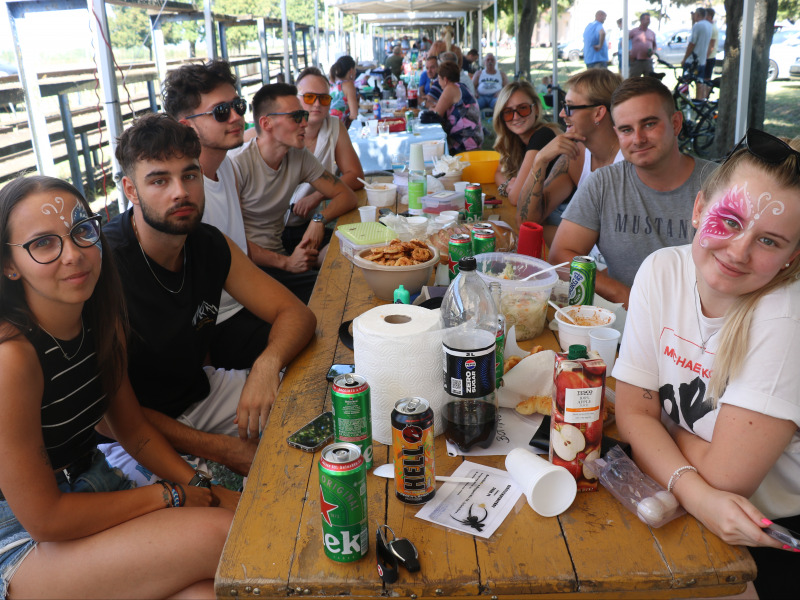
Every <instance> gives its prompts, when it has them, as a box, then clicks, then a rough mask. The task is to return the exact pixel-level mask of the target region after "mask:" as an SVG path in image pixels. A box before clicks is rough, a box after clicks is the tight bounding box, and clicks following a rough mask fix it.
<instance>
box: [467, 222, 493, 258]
mask: <svg viewBox="0 0 800 600" xmlns="http://www.w3.org/2000/svg"><path fill="white" fill-rule="evenodd" d="M495 243H496V236H495V234H494V229H492V228H491V227H490V228H488V229H484V228H480V227H473V229H472V251H473V252H474V256H478V254H485V253H487V252H494V247H495Z"/></svg>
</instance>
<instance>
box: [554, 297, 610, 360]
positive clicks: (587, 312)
mask: <svg viewBox="0 0 800 600" xmlns="http://www.w3.org/2000/svg"><path fill="white" fill-rule="evenodd" d="M564 312H565V313H567V314H568V315H569V316H570V317H572V318H573V319H576V320H577V322H578V325H575V324H573V323H570V322H569V321H567V320H566V319H564V317H562V316H561V314H559V313H556V321H557V322H558V343H559V344H560V345H561V350H563V351H564V352H568V351H569V347H570V346H571V345H573V344H581V345H582V346H586V347H587V348H589V345H590V344H589V332H590V331H592V329H600V328H601V327H611V326H612V325H613V324H614V321H616V320H617V315H615V314H614V313H613V312H611V311H610V310H606V309H605V308H601V307H599V306H590V305H588V304H585V305H582V306H567V307H564Z"/></svg>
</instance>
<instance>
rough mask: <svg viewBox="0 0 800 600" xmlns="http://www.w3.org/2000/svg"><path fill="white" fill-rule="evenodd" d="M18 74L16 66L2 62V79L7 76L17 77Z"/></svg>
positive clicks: (0, 64) (0, 71) (0, 70)
mask: <svg viewBox="0 0 800 600" xmlns="http://www.w3.org/2000/svg"><path fill="white" fill-rule="evenodd" d="M16 74H17V66H16V65H12V64H11V63H4V62H0V77H6V76H7V75H16Z"/></svg>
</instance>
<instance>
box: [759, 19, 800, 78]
mask: <svg viewBox="0 0 800 600" xmlns="http://www.w3.org/2000/svg"><path fill="white" fill-rule="evenodd" d="M798 58H800V29H781V30H780V31H776V32H775V33H774V34H773V36H772V45H771V46H770V47H769V70H768V71H767V81H775V80H776V79H786V78H788V77H789V75H790V73H789V70H790V68H791V67H792V65H794V63H795V61H796V60H797V59H798Z"/></svg>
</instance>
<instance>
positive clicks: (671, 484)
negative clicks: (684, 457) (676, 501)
mask: <svg viewBox="0 0 800 600" xmlns="http://www.w3.org/2000/svg"><path fill="white" fill-rule="evenodd" d="M687 471H694V472H695V473H697V469H695V468H694V467H693V466H692V465H683V466H682V467H678V468H677V469H675V472H674V473H673V474H672V477H670V478H669V483H667V491H668V492H672V489H673V488H674V487H675V484H676V483H678V479H680V478H681V475H683V474H684V473H686V472H687Z"/></svg>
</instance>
